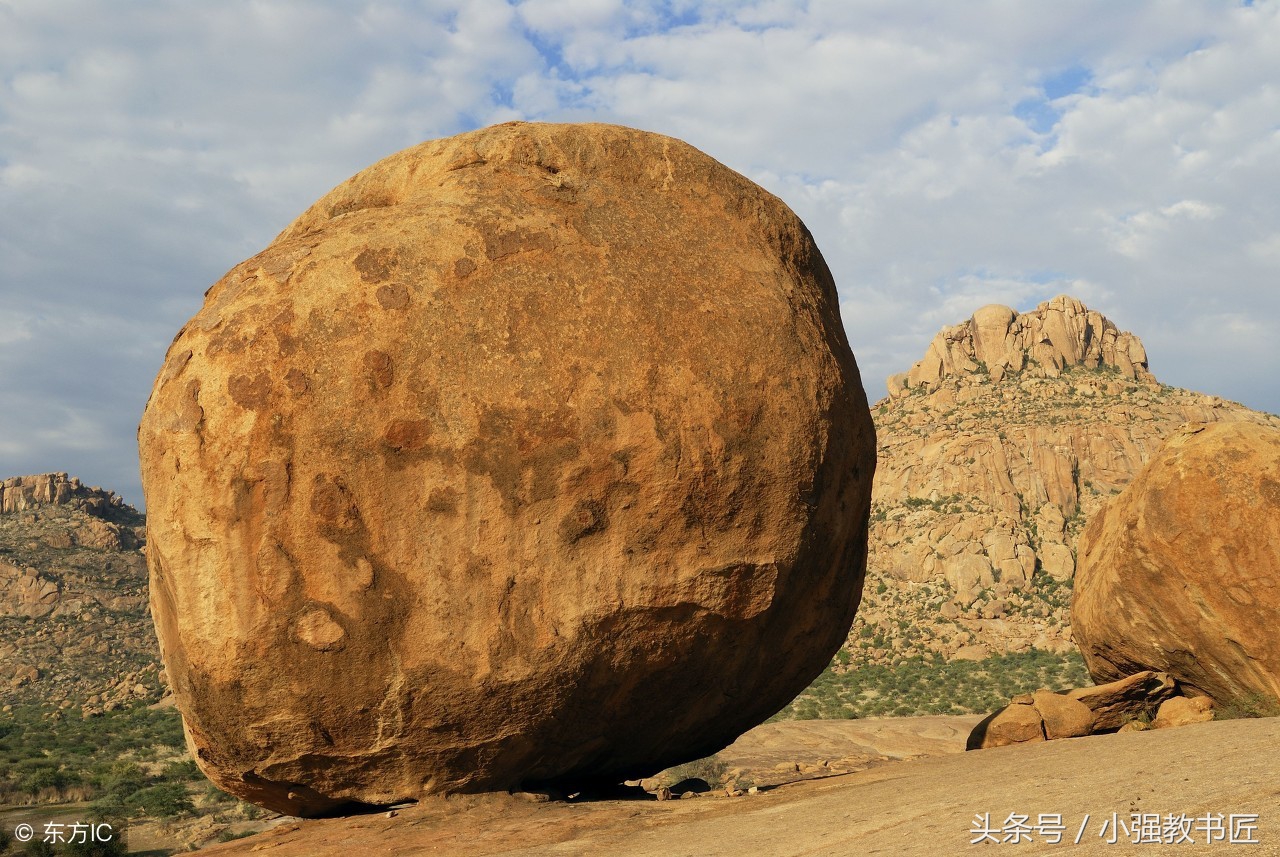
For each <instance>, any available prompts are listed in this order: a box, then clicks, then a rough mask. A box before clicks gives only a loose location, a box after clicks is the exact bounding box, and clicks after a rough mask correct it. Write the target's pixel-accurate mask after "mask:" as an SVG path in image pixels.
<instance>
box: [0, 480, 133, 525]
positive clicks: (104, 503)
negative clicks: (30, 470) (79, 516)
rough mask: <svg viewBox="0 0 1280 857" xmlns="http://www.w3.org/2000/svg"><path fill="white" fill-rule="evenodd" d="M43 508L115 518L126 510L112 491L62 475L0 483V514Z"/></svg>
mask: <svg viewBox="0 0 1280 857" xmlns="http://www.w3.org/2000/svg"><path fill="white" fill-rule="evenodd" d="M46 506H67V507H69V508H71V509H76V510H78V511H81V512H85V513H87V514H90V515H94V516H96V517H99V518H115V517H118V516H119V514H120V513H121V512H125V509H126V507H125V502H124V500H123V499H122V498H121V497H119V496H118V495H117V494H116V493H115V492H114V491H104V490H103V489H101V488H98V487H96V486H94V487H92V488H91V487H88V486H86V485H84V484H83V483H81V481H80V480H79V479H76V478H75V477H73V476H68V475H67V474H65V473H41V474H38V475H36V476H13V477H10V478H8V479H5V480H4V481H2V482H0V514H14V513H17V512H26V511H32V510H35V509H40V508H42V507H46ZM125 513H126V514H127V512H125Z"/></svg>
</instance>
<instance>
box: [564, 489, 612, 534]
mask: <svg viewBox="0 0 1280 857" xmlns="http://www.w3.org/2000/svg"><path fill="white" fill-rule="evenodd" d="M608 525H609V522H608V518H607V516H606V514H605V509H604V504H603V503H601V502H600V501H599V500H589V499H583V500H579V501H578V502H577V504H576V505H575V506H574V507H573V511H571V512H570V513H569V514H567V515H565V516H564V519H563V520H561V521H560V538H561V539H563V540H564V541H565V542H566V543H567V544H573V543H574V542H577V541H580V540H581V539H584V538H586V537H587V536H589V535H592V534H594V533H598V532H601V531H602V530H604V529H605V527H607V526H608Z"/></svg>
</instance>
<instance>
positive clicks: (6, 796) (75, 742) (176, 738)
mask: <svg viewBox="0 0 1280 857" xmlns="http://www.w3.org/2000/svg"><path fill="white" fill-rule="evenodd" d="M0 718H2V719H0V804H48V803H63V802H69V801H80V800H90V801H92V803H91V804H90V808H91V812H92V813H93V814H94V816H95V817H97V818H102V819H111V818H115V819H120V818H130V817H137V816H151V817H170V816H176V815H181V814H184V813H187V812H190V811H191V809H192V808H193V806H192V803H191V800H190V798H189V797H188V796H187V790H188V787H189V785H190V784H192V783H195V782H203V779H204V778H203V777H202V776H201V775H200V773H199V771H198V770H197V769H196V766H195V764H194V763H193V762H191V761H190V760H187V759H182V758H181V757H182V756H183V755H185V750H184V749H183V748H184V741H183V737H182V720H181V718H180V717H179V716H178V713H177V712H176V711H174V710H173V709H164V710H158V711H152V710H150V709H148V708H147V707H146V706H144V705H136V706H134V707H132V708H128V709H121V710H119V711H113V712H108V713H106V714H104V715H102V716H101V717H94V718H90V719H80V718H78V717H77V718H70V717H61V716H54V714H53V713H52V712H50V711H49V709H48V708H47V707H43V706H36V705H24V706H16V707H15V708H14V709H13V711H12V712H10V713H7V714H4V715H0ZM165 759H168V761H162V760H165Z"/></svg>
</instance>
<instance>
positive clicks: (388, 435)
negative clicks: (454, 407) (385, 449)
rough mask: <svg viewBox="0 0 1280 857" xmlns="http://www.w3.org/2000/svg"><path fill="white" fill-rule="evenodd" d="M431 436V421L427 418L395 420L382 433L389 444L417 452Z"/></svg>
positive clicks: (403, 449) (383, 438) (385, 441)
mask: <svg viewBox="0 0 1280 857" xmlns="http://www.w3.org/2000/svg"><path fill="white" fill-rule="evenodd" d="M430 438H431V423H429V422H427V421H426V420H394V421H393V422H392V423H391V424H390V425H388V426H387V430H386V431H385V432H383V434H382V440H383V442H384V443H386V444H387V446H389V447H391V448H392V449H395V450H398V451H400V452H417V451H418V450H420V449H422V448H423V447H425V446H426V445H427V441H428V440H429V439H430Z"/></svg>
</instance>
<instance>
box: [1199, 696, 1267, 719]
mask: <svg viewBox="0 0 1280 857" xmlns="http://www.w3.org/2000/svg"><path fill="white" fill-rule="evenodd" d="M1246 717H1280V700H1278V699H1276V698H1275V697H1274V696H1268V695H1266V694H1263V693H1252V694H1249V695H1248V696H1242V697H1239V698H1237V699H1233V700H1230V701H1229V702H1224V703H1222V704H1221V705H1219V706H1218V707H1217V708H1215V709H1214V712H1213V719H1214V720H1241V719H1243V718H1246Z"/></svg>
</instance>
